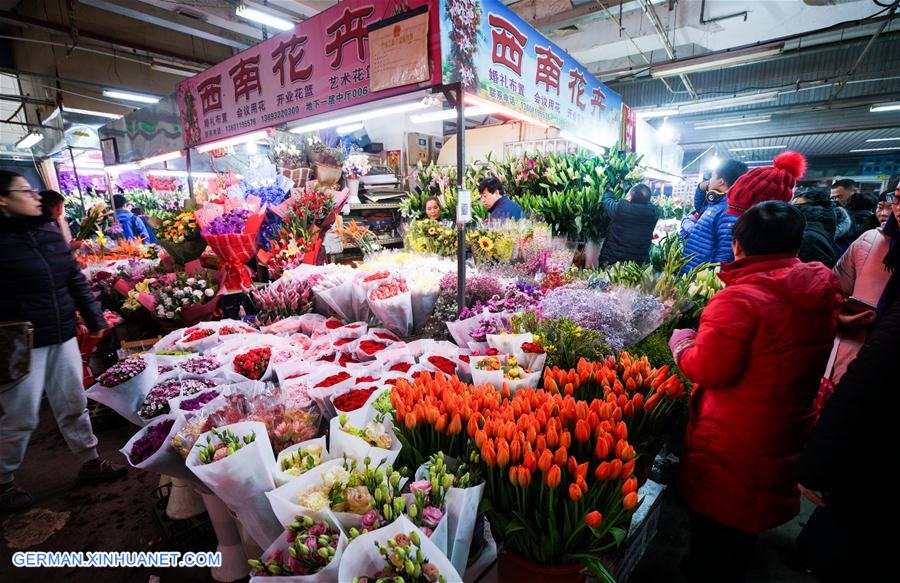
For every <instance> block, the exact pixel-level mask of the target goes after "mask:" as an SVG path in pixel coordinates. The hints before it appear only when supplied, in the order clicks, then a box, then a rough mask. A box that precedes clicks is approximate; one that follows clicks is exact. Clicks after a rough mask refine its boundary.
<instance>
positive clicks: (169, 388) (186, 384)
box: [138, 379, 216, 419]
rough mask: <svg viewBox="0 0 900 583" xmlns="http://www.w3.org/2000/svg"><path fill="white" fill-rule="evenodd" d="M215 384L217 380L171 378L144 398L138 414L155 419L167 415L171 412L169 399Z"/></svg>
mask: <svg viewBox="0 0 900 583" xmlns="http://www.w3.org/2000/svg"><path fill="white" fill-rule="evenodd" d="M214 386H216V382H215V381H212V380H209V379H183V380H182V379H170V380H167V381H163V382H161V383H157V384H156V385H154V386H153V388H152V389H150V392H149V393H147V396H146V397H145V398H144V402H143V403H142V404H141V408H140V409H139V410H138V416H139V417H141V418H143V419H153V418H154V417H159V416H160V415H165V414H166V413H168V412H169V399H174V398H175V397H179V396H188V395H194V394H196V393H199V392H200V391H202V390H204V389H210V388H212V387H214Z"/></svg>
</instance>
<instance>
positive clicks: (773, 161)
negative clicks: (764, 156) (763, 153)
mask: <svg viewBox="0 0 900 583" xmlns="http://www.w3.org/2000/svg"><path fill="white" fill-rule="evenodd" d="M774 163H775V160H748V161H747V162H744V164H746V165H747V166H749V165H750V164H774Z"/></svg>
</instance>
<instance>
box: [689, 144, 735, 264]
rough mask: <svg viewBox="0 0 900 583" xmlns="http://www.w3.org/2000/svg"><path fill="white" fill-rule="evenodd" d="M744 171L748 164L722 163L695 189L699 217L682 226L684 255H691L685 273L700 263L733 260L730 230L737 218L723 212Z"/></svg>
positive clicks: (695, 201) (695, 203)
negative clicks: (728, 194) (734, 186)
mask: <svg viewBox="0 0 900 583" xmlns="http://www.w3.org/2000/svg"><path fill="white" fill-rule="evenodd" d="M746 172H747V165H746V164H744V163H743V162H740V161H738V160H725V161H724V162H722V164H720V165H719V167H718V168H716V170H714V171H713V174H712V177H711V178H710V180H709V181H708V182H704V183H701V184H700V185H699V186H698V187H697V192H696V193H694V205H695V207H696V209H697V211H698V212H701V213H702V214H701V215H700V218H699V219H696V224H693V225H691V226H690V228H684V227H685V225H682V236H683V237H684V238H685V248H684V252H685V255H691V254H693V255H694V257H693V258H691V260H690V261H689V262H688V264H687V265H686V266H685V268H684V272H685V273H687V272H688V271H690V270H691V269H693V268H694V267H696V266H697V265H700V264H701V263H705V262H710V263H721V262H724V261H732V260H733V259H734V255H733V254H732V251H731V228H732V227H733V226H734V223H735V222H737V217H735V216H730V215H728V213H726V212H725V211H726V210H727V208H728V196H727V193H728V191H729V190H730V189H731V186H732V185H733V184H734V183H735V182H737V179H738V178H740V177H741V176H742V175H744V174H745V173H746Z"/></svg>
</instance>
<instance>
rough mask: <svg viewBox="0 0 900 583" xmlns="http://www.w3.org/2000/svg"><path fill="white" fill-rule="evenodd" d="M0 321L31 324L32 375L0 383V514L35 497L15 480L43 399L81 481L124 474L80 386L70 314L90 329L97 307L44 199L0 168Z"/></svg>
mask: <svg viewBox="0 0 900 583" xmlns="http://www.w3.org/2000/svg"><path fill="white" fill-rule="evenodd" d="M0 274H2V276H3V283H2V284H0V322H23V321H24V322H30V323H31V324H32V327H33V329H34V348H33V350H32V352H31V367H30V372H29V373H28V374H27V375H25V376H24V377H23V378H21V379H19V380H17V381H15V382H11V383H6V384H3V385H0V409H2V414H0V511H12V510H21V509H24V508H27V507H29V506H31V505H32V504H33V503H34V499H33V498H32V496H31V495H30V494H28V493H27V492H25V491H23V490H21V489H20V488H19V487H18V486H16V483H15V481H14V475H15V472H16V470H17V469H18V468H19V466H20V465H21V464H22V461H23V460H24V458H25V449H26V448H27V446H28V441H29V439H30V438H31V434H32V432H33V431H34V430H35V428H37V425H38V419H39V412H40V406H41V396H42V394H43V393H44V391H45V390H46V392H47V401H48V402H49V404H50V407H51V409H53V414H54V416H55V417H56V421H57V423H58V424H59V429H60V431H61V432H62V434H63V437H64V438H65V439H66V442H67V443H68V445H69V448H70V449H71V450H72V452H73V453H74V454H75V456H76V457H77V459H78V460H79V461H81V462H82V466H81V470H80V472H79V478H80V479H82V480H87V481H97V480H110V479H115V478H118V477H121V476H122V475H124V474H125V472H126V468H124V467H121V466H115V465H113V464H111V463H110V462H109V461H107V460H101V459H99V458H98V456H97V448H96V446H97V438H96V437H95V436H94V433H93V431H92V429H91V420H90V416H89V415H88V411H87V400H86V398H85V396H84V388H83V386H82V382H83V381H82V366H81V354H80V353H79V351H78V343H77V340H76V339H75V312H76V310H77V311H78V312H80V313H81V316H82V317H83V318H84V320H85V322H86V324H87V326H88V328H89V329H90V330H91V332H93V333H95V334H98V333H100V331H102V330H103V329H104V328H105V327H106V322H105V320H104V318H103V313H102V310H101V309H100V306H99V305H98V304H97V302H96V300H95V299H94V296H93V294H92V293H91V290H90V288H89V287H88V284H87V280H86V279H85V277H84V275H83V274H82V273H81V269H80V267H79V265H78V262H77V261H76V260H75V257H74V256H73V255H72V252H71V250H70V249H69V245H68V244H67V243H66V242H65V240H64V239H63V237H62V235H61V234H60V232H59V230H58V229H55V228H53V227H52V226H51V225H50V224H48V223H47V221H46V218H44V217H42V216H41V199H40V197H39V196H38V194H37V192H36V191H35V190H34V189H33V188H32V187H31V185H30V184H28V181H27V180H25V179H24V178H23V177H22V176H19V175H18V174H14V173H12V172H6V171H0Z"/></svg>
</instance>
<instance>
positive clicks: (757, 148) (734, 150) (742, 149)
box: [728, 146, 787, 152]
mask: <svg viewBox="0 0 900 583" xmlns="http://www.w3.org/2000/svg"><path fill="white" fill-rule="evenodd" d="M785 148H787V146H748V147H746V148H728V151H729V152H756V151H757V150H784V149H785Z"/></svg>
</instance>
